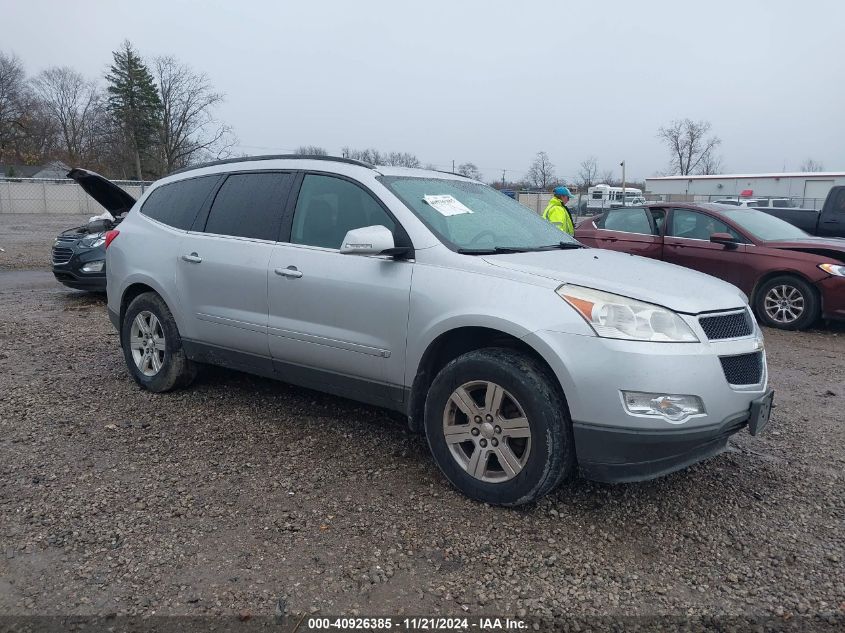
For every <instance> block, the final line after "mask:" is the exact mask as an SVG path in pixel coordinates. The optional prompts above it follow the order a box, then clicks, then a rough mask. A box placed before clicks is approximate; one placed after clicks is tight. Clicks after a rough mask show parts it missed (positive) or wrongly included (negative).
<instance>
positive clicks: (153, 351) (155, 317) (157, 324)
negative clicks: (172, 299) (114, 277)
mask: <svg viewBox="0 0 845 633" xmlns="http://www.w3.org/2000/svg"><path fill="white" fill-rule="evenodd" d="M120 345H121V347H122V348H123V357H124V359H125V360H126V366H127V367H128V368H129V373H130V374H132V377H133V378H134V379H135V382H137V383H138V384H139V385H141V386H142V387H143V388H144V389H148V390H149V391H154V392H156V393H159V392H163V391H170V390H171V389H173V388H174V387H184V386H187V385H189V384H190V383H191V382H192V381H193V380H194V378H195V377H196V366H195V365H194V363H192V362H191V361H190V360H188V357H187V356H186V354H185V350H184V348H183V347H182V339H181V338H180V336H179V330H178V328H177V327H176V321H175V320H174V319H173V315H172V314H171V313H170V309H169V308H168V307H167V304H166V303H165V302H164V300H163V299H162V298H161V297H160V296H159V295H157V294H156V293H154V292H145V293H144V294H141V295H138V296H137V297H135V299H133V300H132V303H130V304H129V307H128V308H127V309H126V313H125V314H124V317H123V322H122V323H121V328H120Z"/></svg>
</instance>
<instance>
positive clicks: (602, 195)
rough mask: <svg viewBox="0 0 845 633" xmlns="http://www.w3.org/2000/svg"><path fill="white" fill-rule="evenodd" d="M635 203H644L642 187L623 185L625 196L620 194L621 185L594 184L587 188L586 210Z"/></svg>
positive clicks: (600, 209) (597, 209) (626, 205)
mask: <svg viewBox="0 0 845 633" xmlns="http://www.w3.org/2000/svg"><path fill="white" fill-rule="evenodd" d="M637 204H645V198H643V191H642V189H636V188H634V187H625V196H624V199H623V196H622V187H611V186H610V185H596V186H595V187H590V188H589V189H587V211H588V212H591V211H596V212H598V211H603V210H605V209H611V208H613V207H623V206H625V207H631V206H634V205H637Z"/></svg>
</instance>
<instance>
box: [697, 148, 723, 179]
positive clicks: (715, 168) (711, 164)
mask: <svg viewBox="0 0 845 633" xmlns="http://www.w3.org/2000/svg"><path fill="white" fill-rule="evenodd" d="M722 171H723V165H722V157H721V156H716V155H715V154H714V153H713V152H710V153H708V154H707V155H706V156H704V158H702V159H701V164H700V166H699V168H698V173H699V174H701V175H702V176H710V175H713V174H721V173H722Z"/></svg>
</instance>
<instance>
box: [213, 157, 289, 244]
mask: <svg viewBox="0 0 845 633" xmlns="http://www.w3.org/2000/svg"><path fill="white" fill-rule="evenodd" d="M292 181H293V176H292V175H291V174H280V173H273V172H265V173H256V174H232V175H231V176H229V177H228V178H226V182H224V183H223V186H222V187H220V191H218V192H217V196H216V197H215V198H214V204H212V205H211V211H210V212H209V214H208V221H207V222H206V224H205V232H206V233H214V234H216V235H231V236H234V237H249V238H253V239H258V240H277V239H278V237H279V228H280V226H281V222H282V211H283V210H284V205H285V201H286V200H287V196H288V193H289V192H290V187H291V183H292Z"/></svg>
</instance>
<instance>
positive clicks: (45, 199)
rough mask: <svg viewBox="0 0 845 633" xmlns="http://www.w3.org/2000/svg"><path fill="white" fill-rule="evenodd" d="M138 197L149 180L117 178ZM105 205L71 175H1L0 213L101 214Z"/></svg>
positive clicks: (129, 192)
mask: <svg viewBox="0 0 845 633" xmlns="http://www.w3.org/2000/svg"><path fill="white" fill-rule="evenodd" d="M112 182H114V183H115V184H117V185H119V186H120V188H121V189H123V190H124V191H126V192H127V193H128V194H129V195H131V196H133V197H134V198H139V197H140V196H141V194H143V193H144V190H145V189H146V188H147V187H148V186H149V185H150V183H148V182H138V181H124V180H113V181H112ZM103 211H105V209H104V208H103V207H102V206H100V205H99V204H98V203H97V202H96V201H95V200H94V199H93V198H91V196H89V195H88V194H86V193H85V191H83V189H82V187H80V186H79V185H78V184H77V183H76V182H75V181H73V180H70V179H62V180H46V179H41V178H6V179H0V214H6V213H68V214H90V215H92V216H94V215H99V214H101V213H102V212H103Z"/></svg>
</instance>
